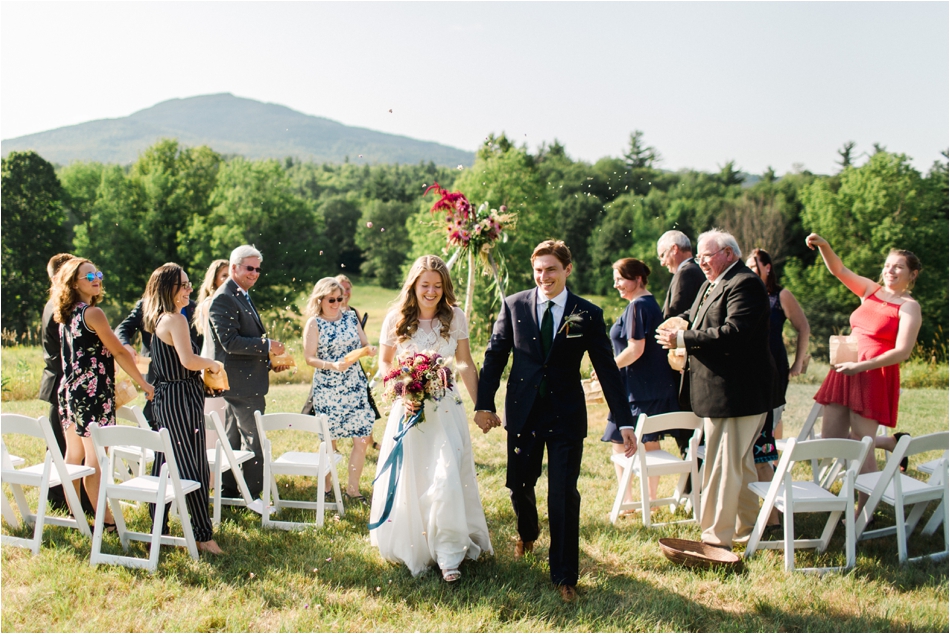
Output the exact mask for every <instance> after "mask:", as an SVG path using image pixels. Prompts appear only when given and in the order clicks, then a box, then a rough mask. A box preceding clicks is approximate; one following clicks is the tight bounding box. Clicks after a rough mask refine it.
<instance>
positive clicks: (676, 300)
mask: <svg viewBox="0 0 950 634" xmlns="http://www.w3.org/2000/svg"><path fill="white" fill-rule="evenodd" d="M705 281H706V274H705V273H703V270H702V269H701V268H699V265H698V264H696V260H695V259H693V258H690V259H689V260H687V261H686V264H684V265H683V268H681V269H677V270H676V273H674V274H673V281H671V282H670V287H669V288H668V289H667V291H666V299H665V300H664V301H663V319H669V318H670V317H674V316H676V315H680V314H682V313H685V312H686V311H688V310H689V308H690V306H692V305H693V302H694V301H695V300H696V294H697V293H698V292H699V287H700V286H702V285H703V283H704V282H705Z"/></svg>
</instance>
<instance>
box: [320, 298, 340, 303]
mask: <svg viewBox="0 0 950 634" xmlns="http://www.w3.org/2000/svg"><path fill="white" fill-rule="evenodd" d="M323 299H325V300H326V301H327V302H329V303H331V304H336V303H337V302H340V303H341V304H342V303H343V298H342V297H324V298H323Z"/></svg>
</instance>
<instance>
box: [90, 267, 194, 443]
mask: <svg viewBox="0 0 950 634" xmlns="http://www.w3.org/2000/svg"><path fill="white" fill-rule="evenodd" d="M97 274H98V275H99V279H102V271H98V272H97ZM89 275H92V273H90V274H89ZM89 281H90V282H91V281H92V280H89ZM181 314H182V315H184V316H185V319H187V320H188V323H189V324H191V340H192V341H193V342H195V345H196V346H198V349H199V350H201V344H202V342H203V341H204V337H203V336H202V334H201V332H199V330H198V329H197V328H196V327H195V325H194V324H192V323H191V322H192V318H193V317H194V315H195V301H194V300H193V299H189V300H188V305H187V306H185V307H184V308H183V309H182V311H181ZM143 316H144V315H143V311H142V300H141V299H140V300H139V301H137V302H135V306H133V307H132V312H130V313H129V316H128V317H126V318H125V319H123V320H122V323H120V324H119V325H118V326H116V329H115V335H116V337H118V338H119V341H121V342H122V345H123V346H125V349H126V350H128V351H129V352H131V353H132V357H133V358H137V357H138V356H142V357H145V358H151V356H152V333H150V332H146V330H145V326H144V319H143ZM136 335H141V336H142V348H141V350H140V352H138V353H136V352H135V344H134V342H135V337H136ZM145 380H146V381H148V382H149V383H152V384H154V383H155V380H154V377H153V376H152V366H151V365H149V369H148V372H146V373H145ZM142 415H143V416H145V420H147V421H149V423H150V424H151V422H152V401H145V407H143V408H142Z"/></svg>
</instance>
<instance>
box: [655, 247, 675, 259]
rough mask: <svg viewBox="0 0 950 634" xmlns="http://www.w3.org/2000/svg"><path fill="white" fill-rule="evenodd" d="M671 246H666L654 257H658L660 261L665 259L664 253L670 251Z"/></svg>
mask: <svg viewBox="0 0 950 634" xmlns="http://www.w3.org/2000/svg"><path fill="white" fill-rule="evenodd" d="M672 248H673V247H667V248H666V249H665V250H664V251H663V252H662V253H659V254H657V256H656V259H658V260H659V261H660V262H662V261H663V260H665V259H666V254H667V253H669V252H670V249H672Z"/></svg>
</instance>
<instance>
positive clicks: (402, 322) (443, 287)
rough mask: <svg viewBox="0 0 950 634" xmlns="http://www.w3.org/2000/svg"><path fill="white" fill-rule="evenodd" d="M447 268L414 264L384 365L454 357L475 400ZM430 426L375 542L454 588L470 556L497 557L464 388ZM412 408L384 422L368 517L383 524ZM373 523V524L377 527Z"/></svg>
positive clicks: (412, 444) (416, 434)
mask: <svg viewBox="0 0 950 634" xmlns="http://www.w3.org/2000/svg"><path fill="white" fill-rule="evenodd" d="M455 304H456V300H455V292H454V291H453V289H452V278H451V277H450V276H449V269H448V267H446V265H445V262H443V261H442V259H441V258H438V257H436V256H434V255H424V256H422V257H421V258H419V259H418V260H416V261H415V262H414V263H413V265H412V268H411V269H409V274H408V275H407V276H406V281H405V283H404V284H403V286H402V291H401V292H400V293H399V298H398V299H397V300H396V303H395V306H394V307H393V309H392V310H391V311H390V312H389V314H387V315H386V318H385V319H384V320H383V326H382V332H381V334H380V339H379V344H380V354H379V366H380V368H381V369H382V371H383V374H384V375H385V374H387V373H389V372H390V370H391V369H392V368H393V365H394V364H395V363H397V361H398V359H399V357H400V355H402V354H405V353H408V352H413V353H415V352H423V351H435V352H437V353H438V354H440V355H442V357H443V358H445V359H454V364H456V366H457V370H458V373H459V376H461V379H462V383H464V384H465V389H466V390H467V391H468V394H469V396H470V397H472V400H473V401H474V400H475V397H476V395H477V389H478V387H477V386H478V372H477V370H476V368H475V362H474V361H473V360H472V351H471V348H470V347H469V338H468V325H467V323H466V320H465V313H463V312H462V311H461V310H460V309H459V308H458V307H456V305H455ZM423 406H424V408H425V422H423V423H420V424H419V425H418V426H416V427H412V428H410V429H409V431H408V433H406V435H405V436H404V437H403V439H402V441H401V442H402V447H401V450H402V451H404V455H405V459H404V460H403V461H402V466H401V469H400V471H399V473H398V486H397V487H396V489H395V492H394V494H393V495H394V498H393V505H392V512H391V514H390V516H389V521H385V522H382V523H381V524H380V525H379V526H378V527H375V528H371V530H370V541H371V543H372V544H373V545H374V546H376V547H378V548H379V552H380V554H381V555H382V556H383V557H384V558H385V559H388V560H389V561H395V562H399V563H404V564H405V565H406V566H407V567H408V568H409V572H411V573H412V575H413V576H418V575H420V574H422V573H423V572H425V570H426V569H428V568H429V567H430V566H433V565H436V566H438V567H439V568H440V569H441V571H442V578H443V579H444V580H445V581H446V582H448V583H454V582H456V581H458V580H459V579H460V578H461V576H462V573H461V572H460V571H459V566H460V564H461V563H462V561H463V560H465V559H473V560H474V559H478V557H479V555H480V554H481V553H483V552H485V553H488V554H491V553H492V552H493V551H492V545H491V539H490V538H489V535H488V524H487V523H486V521H485V513H484V511H483V510H482V503H481V500H480V499H479V495H478V482H477V480H476V479H475V460H474V458H473V455H472V439H471V437H470V436H469V428H468V420H467V419H466V416H465V409H464V407H463V406H462V399H461V398H460V397H459V389H458V387H457V386H455V385H453V387H452V389H451V391H450V392H449V393H447V394H446V395H445V396H444V397H443V398H442V399H441V400H439V401H437V402H435V401H431V400H427V401H425V402H424V403H423ZM412 411H413V410H412V409H411V407H410V406H409V405H408V404H406V403H405V402H404V401H403V400H402V399H401V398H400V399H397V400H396V402H395V403H394V404H393V409H392V413H391V414H390V415H389V420H388V421H387V423H386V431H385V433H384V434H383V442H382V447H381V448H380V452H379V461H378V462H377V464H378V465H379V466H378V467H377V477H379V478H380V481H379V483H378V484H377V486H376V487H375V489H374V490H373V507H372V510H371V513H370V517H371V518H374V519H375V521H376V522H377V523H378V522H379V520H380V518H381V516H382V513H383V509H384V508H385V507H386V502H387V499H388V497H389V493H388V492H389V485H390V481H391V479H392V478H395V477H397V475H396V474H393V473H392V472H387V473H388V477H383V476H381V475H380V471H382V467H383V465H385V463H386V461H387V459H388V458H389V456H390V454H391V453H392V452H393V450H394V446H395V440H394V437H395V436H396V435H397V434H398V433H399V431H400V429H401V422H402V420H403V416H404V414H405V415H406V416H410V415H411V414H412ZM371 526H372V524H371Z"/></svg>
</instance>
